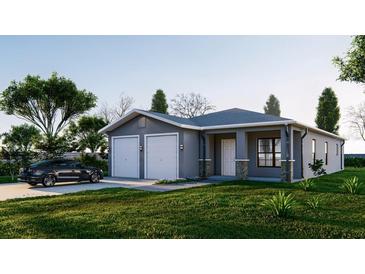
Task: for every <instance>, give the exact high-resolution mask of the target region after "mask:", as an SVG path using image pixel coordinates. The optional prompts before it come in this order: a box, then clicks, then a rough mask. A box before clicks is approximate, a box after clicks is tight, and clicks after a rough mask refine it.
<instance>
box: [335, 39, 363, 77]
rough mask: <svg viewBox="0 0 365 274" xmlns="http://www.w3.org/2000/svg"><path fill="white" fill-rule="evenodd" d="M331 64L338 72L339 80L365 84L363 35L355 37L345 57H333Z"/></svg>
mask: <svg viewBox="0 0 365 274" xmlns="http://www.w3.org/2000/svg"><path fill="white" fill-rule="evenodd" d="M333 63H334V64H335V65H336V66H337V67H338V68H339V70H340V76H339V77H338V79H339V80H341V81H349V82H355V83H360V84H365V35H357V36H355V37H354V38H353V40H352V43H351V48H350V49H349V50H348V51H347V53H346V56H345V57H344V58H340V57H338V56H337V57H335V58H334V59H333Z"/></svg>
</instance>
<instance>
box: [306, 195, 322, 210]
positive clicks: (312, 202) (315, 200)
mask: <svg viewBox="0 0 365 274" xmlns="http://www.w3.org/2000/svg"><path fill="white" fill-rule="evenodd" d="M320 201H321V199H320V197H319V196H313V197H311V198H309V199H308V200H307V205H308V206H309V207H310V208H312V209H316V208H318V206H319V203H320Z"/></svg>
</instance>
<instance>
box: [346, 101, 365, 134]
mask: <svg viewBox="0 0 365 274" xmlns="http://www.w3.org/2000/svg"><path fill="white" fill-rule="evenodd" d="M347 121H348V122H349V123H350V128H351V129H352V130H353V131H354V133H356V134H357V135H358V136H359V137H360V138H361V139H362V140H363V141H365V103H361V104H360V105H358V106H357V107H350V108H349V111H348V113H347Z"/></svg>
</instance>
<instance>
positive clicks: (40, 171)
mask: <svg viewBox="0 0 365 274" xmlns="http://www.w3.org/2000/svg"><path fill="white" fill-rule="evenodd" d="M43 173H44V171H43V170H33V175H36V176H39V175H42V174H43Z"/></svg>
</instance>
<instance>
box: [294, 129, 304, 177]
mask: <svg viewBox="0 0 365 274" xmlns="http://www.w3.org/2000/svg"><path fill="white" fill-rule="evenodd" d="M301 136H302V133H301V132H300V131H294V134H293V159H294V160H295V161H294V163H293V172H294V174H293V177H294V179H301V178H302V157H301V153H302V152H301V150H302V143H301Z"/></svg>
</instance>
